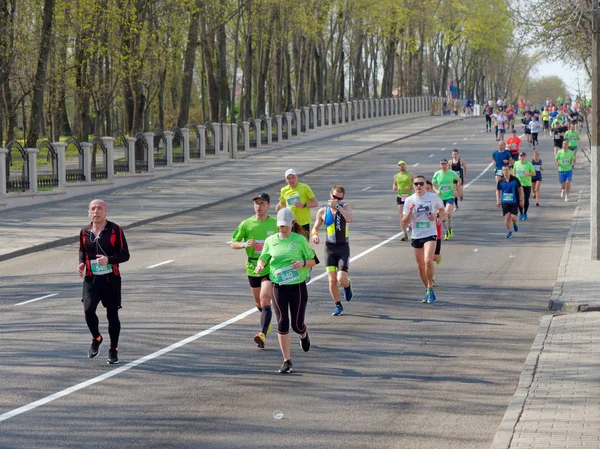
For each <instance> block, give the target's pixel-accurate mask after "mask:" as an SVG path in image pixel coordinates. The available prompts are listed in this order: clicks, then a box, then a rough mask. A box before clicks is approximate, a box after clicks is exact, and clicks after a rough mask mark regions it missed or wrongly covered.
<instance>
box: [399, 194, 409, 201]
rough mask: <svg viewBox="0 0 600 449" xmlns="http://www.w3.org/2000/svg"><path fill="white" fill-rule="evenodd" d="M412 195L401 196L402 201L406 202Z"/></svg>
mask: <svg viewBox="0 0 600 449" xmlns="http://www.w3.org/2000/svg"><path fill="white" fill-rule="evenodd" d="M409 196H410V195H400V199H401V200H402V201H406V198H408V197H409Z"/></svg>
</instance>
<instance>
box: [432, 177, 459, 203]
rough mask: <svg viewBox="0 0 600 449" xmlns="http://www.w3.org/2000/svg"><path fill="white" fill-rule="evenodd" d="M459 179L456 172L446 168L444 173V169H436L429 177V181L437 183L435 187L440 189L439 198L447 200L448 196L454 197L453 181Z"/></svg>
mask: <svg viewBox="0 0 600 449" xmlns="http://www.w3.org/2000/svg"><path fill="white" fill-rule="evenodd" d="M457 179H460V176H458V175H457V174H456V173H454V172H453V171H452V170H447V171H446V173H444V170H438V171H436V172H435V174H434V175H433V178H431V182H434V183H436V184H437V188H438V190H439V191H440V194H439V195H440V198H441V199H442V200H449V199H450V198H454V181H455V180H457Z"/></svg>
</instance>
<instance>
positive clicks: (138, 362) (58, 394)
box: [0, 232, 404, 422]
mask: <svg viewBox="0 0 600 449" xmlns="http://www.w3.org/2000/svg"><path fill="white" fill-rule="evenodd" d="M403 234H404V232H399V233H398V234H396V235H393V236H392V237H390V238H388V239H386V240H384V241H383V242H380V243H378V244H377V245H375V246H372V247H371V248H369V249H367V250H365V251H363V252H362V253H360V254H358V255H356V256H354V257H352V258H351V259H350V261H351V262H353V261H355V260H357V259H360V258H361V257H363V256H366V255H367V254H369V253H370V252H372V251H375V250H376V249H377V248H380V247H382V246H383V245H385V244H386V243H389V242H391V241H392V240H394V239H396V238H398V237H400V236H401V235H403ZM171 262H172V261H171ZM325 276H327V272H326V271H324V272H323V273H321V274H320V275H318V276H316V277H314V278H312V279H311V280H310V282H308V283H307V284H308V285H310V284H312V283H313V282H315V281H318V280H319V279H322V278H324V277H325ZM257 311H258V309H257V308H256V307H252V308H251V309H249V310H247V311H245V312H243V313H240V314H239V315H237V316H235V317H233V318H231V319H229V320H227V321H224V322H223V323H220V324H217V325H215V326H213V327H211V328H210V329H206V330H204V331H202V332H198V333H197V334H195V335H192V336H190V337H188V338H185V339H183V340H181V341H178V342H177V343H173V344H172V345H171V346H167V347H166V348H163V349H160V350H158V351H156V352H153V353H152V354H149V355H147V356H144V357H142V358H140V359H137V360H134V361H133V362H129V363H127V364H126V365H122V366H120V367H118V368H116V369H114V370H112V371H109V372H107V373H104V374H102V375H100V376H97V377H94V378H93V379H89V380H86V381H85V382H81V383H79V384H77V385H73V386H72V387H69V388H66V389H64V390H62V391H59V392H56V393H54V394H51V395H50V396H46V397H45V398H42V399H39V400H37V401H35V402H31V403H29V404H27V405H24V406H22V407H19V408H16V409H14V410H11V411H10V412H6V413H4V414H2V415H0V422H2V421H6V420H7V419H10V418H13V417H15V416H17V415H21V414H23V413H27V412H29V411H31V410H33V409H36V408H38V407H41V406H42V405H45V404H48V403H49V402H52V401H55V400H56V399H60V398H62V397H65V396H67V395H69V394H71V393H75V392H77V391H79V390H83V389H84V388H87V387H89V386H91V385H94V384H97V383H99V382H102V381H104V380H106V379H110V378H111V377H115V376H117V375H119V374H121V373H123V372H125V371H128V370H130V369H131V368H135V367H136V366H138V365H141V364H142V363H146V362H149V361H150V360H153V359H155V358H157V357H160V356H161V355H164V354H167V353H169V352H171V351H174V350H175V349H178V348H181V347H182V346H184V345H187V344H188V343H191V342H193V341H196V340H198V339H199V338H202V337H204V336H206V335H209V334H212V333H213V332H216V331H218V330H220V329H223V328H224V327H227V326H229V325H230V324H233V323H236V322H237V321H240V320H243V319H244V318H246V317H247V316H249V315H252V314H253V313H255V312H257Z"/></svg>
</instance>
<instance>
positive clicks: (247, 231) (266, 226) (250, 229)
mask: <svg viewBox="0 0 600 449" xmlns="http://www.w3.org/2000/svg"><path fill="white" fill-rule="evenodd" d="M278 231H279V229H278V228H277V219H276V218H275V217H270V216H268V217H267V219H266V220H265V221H260V220H257V219H256V216H252V217H250V218H247V219H245V220H244V221H242V222H241V223H240V225H239V226H238V227H237V229H236V230H235V231H234V232H233V235H232V236H231V240H232V241H234V242H242V241H248V240H255V241H256V243H255V244H254V247H249V248H246V255H247V256H248V259H247V260H246V274H247V275H248V276H261V277H262V276H264V275H266V274H268V273H269V265H268V263H267V265H266V266H265V269H264V270H263V271H261V272H260V274H254V269H255V268H256V263H257V262H258V258H259V256H260V255H261V253H262V249H263V245H264V243H265V240H266V239H267V237H269V236H271V235H273V234H275V233H277V232H278Z"/></svg>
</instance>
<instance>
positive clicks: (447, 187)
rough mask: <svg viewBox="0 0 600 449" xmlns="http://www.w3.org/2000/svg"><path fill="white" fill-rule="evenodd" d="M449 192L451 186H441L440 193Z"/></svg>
mask: <svg viewBox="0 0 600 449" xmlns="http://www.w3.org/2000/svg"><path fill="white" fill-rule="evenodd" d="M449 190H450V186H449V185H447V184H444V185H443V186H440V191H442V192H448V191H449Z"/></svg>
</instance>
